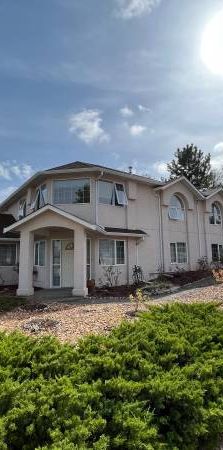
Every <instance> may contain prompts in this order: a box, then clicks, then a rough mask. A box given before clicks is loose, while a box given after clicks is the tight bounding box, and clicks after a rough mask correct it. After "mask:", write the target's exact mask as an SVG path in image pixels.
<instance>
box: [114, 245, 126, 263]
mask: <svg viewBox="0 0 223 450" xmlns="http://www.w3.org/2000/svg"><path fill="white" fill-rule="evenodd" d="M116 264H125V243H124V241H116Z"/></svg>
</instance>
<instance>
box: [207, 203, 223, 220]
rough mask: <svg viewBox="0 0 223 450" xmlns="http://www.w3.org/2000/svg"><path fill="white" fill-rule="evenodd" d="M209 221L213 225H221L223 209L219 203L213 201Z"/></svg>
mask: <svg viewBox="0 0 223 450" xmlns="http://www.w3.org/2000/svg"><path fill="white" fill-rule="evenodd" d="M209 222H210V223H211V224H212V225H221V210H220V208H219V206H218V204H217V203H212V205H211V214H210V216H209Z"/></svg>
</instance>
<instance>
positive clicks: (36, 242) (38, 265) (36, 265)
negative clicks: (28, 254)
mask: <svg viewBox="0 0 223 450" xmlns="http://www.w3.org/2000/svg"><path fill="white" fill-rule="evenodd" d="M40 242H45V249H44V264H43V265H40V264H39V250H38V258H37V259H38V264H35V261H36V244H40ZM38 249H39V247H38ZM33 265H34V267H46V241H45V240H44V239H40V240H39V241H35V242H34V264H33Z"/></svg>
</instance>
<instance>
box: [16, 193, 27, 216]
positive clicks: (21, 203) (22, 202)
mask: <svg viewBox="0 0 223 450" xmlns="http://www.w3.org/2000/svg"><path fill="white" fill-rule="evenodd" d="M21 210H22V214H20V211H21ZM26 214H27V202H26V198H25V197H24V198H21V199H20V200H19V206H18V220H21V219H24V217H26Z"/></svg>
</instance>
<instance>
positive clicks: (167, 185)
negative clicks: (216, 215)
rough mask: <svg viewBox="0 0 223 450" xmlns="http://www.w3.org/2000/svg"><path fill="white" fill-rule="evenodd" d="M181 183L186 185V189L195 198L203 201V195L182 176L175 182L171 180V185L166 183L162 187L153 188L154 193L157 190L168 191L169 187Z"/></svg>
mask: <svg viewBox="0 0 223 450" xmlns="http://www.w3.org/2000/svg"><path fill="white" fill-rule="evenodd" d="M181 181H183V182H184V183H186V184H187V186H188V187H190V189H191V190H192V191H193V192H194V194H195V195H196V197H197V198H198V199H199V200H205V197H204V195H203V194H201V192H199V191H198V189H197V188H196V187H195V186H194V185H193V184H192V183H191V182H190V181H189V180H188V179H187V178H186V177H184V176H181V177H179V178H176V179H175V180H173V181H172V182H171V183H166V184H164V186H158V187H157V188H155V191H159V190H162V191H163V190H165V189H168V188H169V187H171V186H173V185H174V184H177V183H179V182H181Z"/></svg>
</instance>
